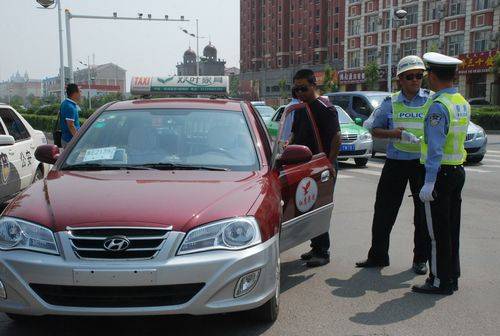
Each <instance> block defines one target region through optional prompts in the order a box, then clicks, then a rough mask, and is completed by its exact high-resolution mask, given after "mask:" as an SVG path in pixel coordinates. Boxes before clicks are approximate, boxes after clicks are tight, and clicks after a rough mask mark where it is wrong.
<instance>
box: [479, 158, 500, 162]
mask: <svg viewBox="0 0 500 336" xmlns="http://www.w3.org/2000/svg"><path fill="white" fill-rule="evenodd" d="M483 161H486V162H500V160H494V159H488V158H485V159H483Z"/></svg>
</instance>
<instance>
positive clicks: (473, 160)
mask: <svg viewBox="0 0 500 336" xmlns="http://www.w3.org/2000/svg"><path fill="white" fill-rule="evenodd" d="M483 159H484V155H481V156H473V157H468V158H467V162H469V163H479V162H481V161H483Z"/></svg>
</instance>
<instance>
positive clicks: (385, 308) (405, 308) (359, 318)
mask: <svg viewBox="0 0 500 336" xmlns="http://www.w3.org/2000/svg"><path fill="white" fill-rule="evenodd" d="M442 298H443V296H440V295H426V294H417V293H413V292H408V293H405V294H404V295H403V296H402V297H400V298H397V299H394V300H390V301H387V302H384V303H382V304H381V305H380V306H378V307H377V308H376V309H375V310H374V311H372V312H366V313H357V314H356V315H354V316H353V317H351V318H349V320H351V321H352V322H354V323H359V324H364V325H386V324H391V323H397V322H401V321H404V320H408V319H411V318H412V317H414V316H417V315H418V314H420V313H422V312H423V311H424V310H426V309H429V308H432V307H434V306H435V305H436V302H437V301H438V300H440V299H442Z"/></svg>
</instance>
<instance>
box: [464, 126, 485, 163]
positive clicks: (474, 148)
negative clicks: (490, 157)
mask: <svg viewBox="0 0 500 336" xmlns="http://www.w3.org/2000/svg"><path fill="white" fill-rule="evenodd" d="M487 145H488V136H487V135H486V132H485V131H484V129H483V128H482V127H481V126H479V125H476V124H474V123H473V122H472V121H471V122H470V123H469V127H468V128H467V138H466V139H465V150H466V151H467V162H470V163H478V162H481V161H482V160H483V158H484V155H485V154H486V147H487Z"/></svg>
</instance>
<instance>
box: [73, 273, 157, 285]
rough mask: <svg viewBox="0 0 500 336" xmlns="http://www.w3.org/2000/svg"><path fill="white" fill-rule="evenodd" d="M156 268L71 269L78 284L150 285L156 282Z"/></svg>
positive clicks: (75, 282)
mask: <svg viewBox="0 0 500 336" xmlns="http://www.w3.org/2000/svg"><path fill="white" fill-rule="evenodd" d="M156 275H157V272H156V269H137V270H94V269H75V270H73V281H74V284H75V285H79V286H151V285H156V284H157V277H156Z"/></svg>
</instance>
